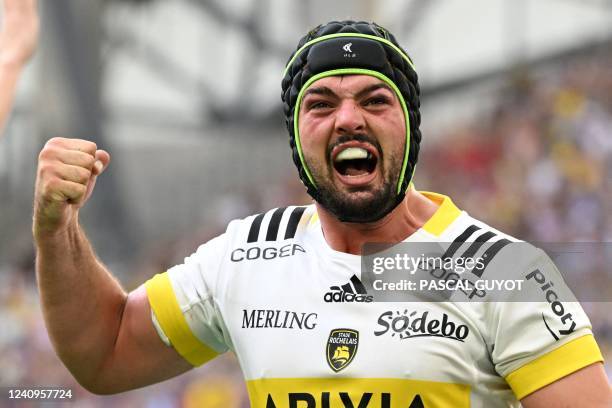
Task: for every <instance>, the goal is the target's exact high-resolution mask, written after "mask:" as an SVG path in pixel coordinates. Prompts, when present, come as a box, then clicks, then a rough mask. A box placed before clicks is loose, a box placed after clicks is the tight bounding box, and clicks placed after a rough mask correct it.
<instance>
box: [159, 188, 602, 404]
mask: <svg viewBox="0 0 612 408" xmlns="http://www.w3.org/2000/svg"><path fill="white" fill-rule="evenodd" d="M423 194H424V195H425V196H426V197H427V198H429V199H430V200H431V201H433V202H434V203H436V204H438V206H439V208H438V210H437V211H436V213H435V214H434V215H433V217H432V218H431V219H430V220H429V221H428V222H427V223H426V224H425V225H424V226H423V228H420V229H419V230H417V231H416V232H415V233H414V234H412V235H411V236H410V237H408V238H407V239H406V240H405V242H406V243H410V242H413V243H421V242H433V243H439V244H440V246H442V247H444V248H447V249H446V252H445V255H448V256H450V257H461V256H463V255H464V254H466V253H471V254H472V255H474V254H478V253H479V252H478V251H482V252H486V253H485V254H483V257H484V258H486V262H484V263H482V264H481V265H479V266H478V269H477V270H476V268H475V269H474V270H472V271H470V273H471V274H474V275H476V276H478V277H485V278H486V277H487V275H488V274H491V272H492V271H497V270H500V269H499V267H500V265H501V263H502V262H507V260H506V261H501V260H500V259H504V257H505V256H506V254H507V252H504V251H506V249H507V248H508V247H509V244H510V243H512V242H516V241H517V240H516V239H515V238H513V237H510V236H508V235H506V234H504V233H502V232H500V231H498V230H496V229H494V228H492V227H490V226H489V225H487V224H485V223H483V222H481V221H478V220H476V219H474V218H473V217H471V216H470V215H468V214H467V213H466V212H464V211H461V210H459V209H458V208H457V207H456V206H455V205H454V204H453V202H452V201H451V200H450V198H448V197H445V196H443V195H439V194H435V193H423ZM485 242H486V243H490V244H491V245H490V246H488V248H487V249H485V247H484V246H482V247H481V245H482V244H483V243H485ZM512 265H513V269H512V270H513V272H511V274H515V276H507V278H508V279H523V280H526V283H525V285H533V284H535V281H536V280H537V281H540V282H544V281H546V282H548V281H550V282H553V281H554V285H555V286H554V287H555V288H556V290H557V291H559V290H568V291H569V289H567V288H566V287H564V283H563V280H562V278H561V276H560V275H559V272H558V271H557V269H556V268H555V266H554V264H552V262H551V261H550V259H548V258H547V257H546V256H545V254H544V253H543V252H542V251H540V250H536V249H535V248H534V250H533V254H532V256H531V258H529V259H525V260H517V259H513V260H512ZM514 266H515V267H514ZM529 274H531V276H534V277H537V279H531V280H528V279H526V276H527V275H529ZM162 276H163V277H164V278H163V279H164V280H163V281H162V280H161V279H162V278H159V277H158V278H155V279H154V282H153V283H149V284H147V288H148V289H149V288H151V290H148V292H147V293H148V296H149V300H150V302H151V304H152V305H153V311H154V318H155V319H156V320H157V322H158V323H159V324H158V325H156V328H157V329H158V331H159V332H160V336H161V337H162V338H164V337H167V338H168V339H169V340H170V343H171V344H173V345H176V348H177V351H178V352H179V353H181V354H182V355H183V356H184V357H185V358H186V359H187V361H191V362H192V363H193V364H194V365H197V364H200V363H201V362H203V361H204V360H205V359H206V358H209V357H210V356H212V355H214V354H215V353H222V352H224V351H227V350H231V351H233V352H234V353H235V354H236V356H237V358H238V360H239V362H240V366H241V368H242V371H243V374H244V377H245V380H246V381H247V387H248V390H249V394H250V398H251V403H252V406H253V407H266V408H271V407H276V408H280V407H289V406H296V407H308V408H312V407H317V408H320V407H324V408H328V407H351V406H355V407H358V406H360V405H359V404H360V402H363V404H364V405H362V406H367V407H370V408H371V407H395V406H398V407H400V406H401V407H413V408H416V407H440V406H441V407H446V406H453V407H462V406H473V407H487V408H495V407H518V406H520V404H519V401H518V399H517V398H523V397H524V396H525V395H528V394H529V393H532V392H534V391H537V390H538V389H539V388H542V387H544V386H546V385H548V384H550V383H551V382H554V381H556V380H557V379H559V378H561V377H563V376H565V375H568V374H571V373H572V372H574V371H576V370H579V369H580V368H583V367H585V366H587V365H589V364H592V363H594V362H597V361H601V353H599V351H598V350H597V345H596V343H595V341H594V339H593V336H592V333H591V325H590V322H589V320H588V318H587V316H586V314H585V313H584V311H583V310H582V308H581V306H580V304H579V303H577V302H564V303H563V304H562V305H557V307H556V308H554V309H552V308H551V306H550V304H549V303H548V302H547V300H546V299H545V298H544V295H542V299H541V300H538V299H536V301H534V302H518V303H515V302H505V303H503V302H499V303H493V302H480V303H478V302H464V303H460V302H451V301H445V302H432V301H431V300H427V299H424V300H423V301H422V302H375V301H373V296H372V294H371V293H368V288H366V287H365V285H364V284H363V283H362V282H361V257H360V256H357V255H351V254H346V253H343V252H338V251H335V250H333V249H332V248H331V247H329V245H328V244H327V242H326V240H325V237H324V236H323V233H322V230H321V224H320V220H319V219H318V216H317V212H316V207H315V206H314V205H310V206H290V207H286V208H277V209H273V210H270V211H268V212H265V213H261V214H258V215H253V216H250V217H247V218H245V219H242V220H235V221H232V222H231V223H230V224H229V226H228V228H227V231H226V232H225V233H224V234H222V235H221V236H219V237H217V238H215V239H213V240H211V241H209V242H207V243H206V244H204V245H202V246H201V247H200V248H198V250H197V251H196V252H195V253H194V254H193V255H191V256H190V257H188V258H186V259H185V262H184V263H183V264H181V265H177V266H175V267H173V268H171V269H170V270H169V271H168V272H167V273H166V274H163V275H162ZM160 282H164V283H163V284H161V283H160ZM536 289H537V290H538V291H539V286H538V287H537V288H536ZM370 290H371V289H370ZM536 293H539V292H536ZM172 299H174V300H175V302H174V303H173V302H171V301H170V300H172ZM560 310H562V311H563V313H562V315H561V316H560V315H559V314H556V313H557V312H558V311H560ZM181 315H182V317H183V320H181V319H180V318H179V317H181ZM182 322H184V323H185V324H183V323H182ZM409 325H411V326H409ZM407 327H410V328H411V330H412V332H410V333H409V334H408V335H407V334H406V328H407ZM419 328H420V329H419ZM185 330H188V331H189V332H191V336H187V335H186V334H185ZM577 339H578V340H577ZM185 345H189V347H185ZM190 350H191V351H190ZM190 353H191V354H190ZM534 373H537V375H536V374H534ZM534 375H535V376H536V377H537V381H533V378H534ZM366 399H367V400H368V401H369V402H367V403H366ZM292 404H293V405H292Z"/></svg>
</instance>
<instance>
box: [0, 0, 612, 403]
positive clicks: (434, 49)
mask: <svg viewBox="0 0 612 408" xmlns="http://www.w3.org/2000/svg"><path fill="white" fill-rule="evenodd" d="M469 4H470V5H469V7H468V6H466V3H465V2H460V1H458V0H438V1H427V2H425V1H420V0H411V1H408V0H406V1H399V0H398V1H391V0H385V1H379V0H377V1H374V0H371V1H367V0H359V1H348V0H345V1H333V2H327V1H324V0H310V1H300V2H298V1H283V0H266V1H256V0H231V1H229V0H227V1H223V2H222V1H220V0H175V1H172V2H170V1H161V0H158V1H155V0H149V1H147V0H139V1H137V0H132V1H127V0H125V1H120V0H114V1H111V0H107V1H99V2H82V1H78V0H53V1H51V0H43V1H42V3H41V16H42V24H43V28H42V33H41V43H40V45H39V48H38V51H37V55H36V56H35V58H34V60H33V62H32V63H31V64H30V66H29V68H28V70H27V71H26V74H25V77H24V78H23V79H22V81H21V83H20V89H19V93H18V96H17V101H16V106H15V109H14V112H13V116H12V118H11V120H10V122H9V124H8V126H7V129H6V130H5V135H4V138H3V139H2V140H0V322H1V325H2V326H1V328H0V386H15V385H19V386H51V385H54V386H66V387H71V388H73V390H74V392H75V398H76V401H75V403H73V404H71V405H70V406H73V407H98V406H99V407H102V406H109V405H110V404H112V405H113V406H146V407H156V408H157V407H173V406H179V405H182V406H185V407H193V406H205V407H243V406H248V402H247V399H246V396H245V390H244V385H243V382H242V379H241V375H240V372H239V368H238V367H237V364H236V362H235V359H234V358H233V357H232V356H231V355H229V354H228V355H224V356H222V357H220V358H218V359H217V360H215V361H214V362H213V363H211V364H209V365H206V366H204V367H201V368H198V369H196V370H192V371H191V372H190V373H188V374H186V375H183V376H181V377H179V378H177V379H174V380H171V381H168V382H165V383H163V384H159V385H155V386H152V387H148V388H146V389H143V390H138V391H134V392H129V393H126V394H122V395H118V396H112V397H97V396H93V395H91V394H89V393H87V392H86V391H84V390H82V389H81V388H80V387H79V386H78V385H76V384H75V383H74V380H72V378H71V377H70V375H69V373H68V372H67V370H66V369H65V368H64V367H63V366H62V365H61V363H60V362H59V360H58V359H57V357H55V354H54V352H53V351H52V349H51V346H50V344H49V340H48V338H47V335H46V331H45V328H44V324H43V321H42V317H41V312H40V308H39V304H38V300H37V291H36V284H35V277H34V271H33V257H34V252H33V248H32V244H31V236H30V219H31V200H32V195H33V183H34V178H35V167H36V158H37V154H38V152H39V151H40V149H41V147H42V145H43V144H44V143H45V141H46V140H47V139H49V138H50V137H53V136H66V137H81V138H85V139H89V140H94V141H96V142H97V143H98V145H99V146H100V147H102V148H105V149H106V150H108V151H109V152H110V153H111V156H112V163H111V166H110V168H109V169H108V171H107V172H106V173H105V174H104V175H103V177H101V179H100V180H99V181H98V185H97V187H96V191H95V193H94V196H93V198H92V200H90V203H89V204H88V205H87V207H86V209H85V210H84V211H83V214H82V218H83V222H84V224H85V227H86V230H87V231H88V234H89V236H90V237H91V239H92V241H93V243H94V246H95V247H96V248H97V250H98V253H99V255H100V257H101V258H102V260H103V261H104V262H105V263H106V264H107V265H108V266H109V268H110V269H111V270H112V271H113V272H114V273H115V274H116V275H117V276H118V277H119V278H120V280H121V281H122V283H123V284H124V286H125V287H126V288H127V289H133V288H135V287H136V286H137V285H138V284H140V283H142V282H143V281H144V280H145V279H147V278H148V277H150V276H152V275H153V274H155V273H158V272H160V271H163V270H165V269H166V268H167V267H168V266H170V265H173V264H175V263H177V262H180V261H181V260H182V259H183V257H184V256H186V255H188V254H189V253H191V252H192V251H193V250H194V249H195V248H196V247H197V246H198V244H200V243H202V242H204V241H206V240H207V239H209V238H210V237H212V236H214V235H216V234H218V233H219V232H221V231H222V230H223V228H224V226H225V224H226V222H227V221H228V220H230V219H232V218H236V217H243V216H245V215H248V214H252V213H256V212H259V211H261V210H266V209H269V208H273V207H276V206H281V205H285V204H299V203H307V202H308V201H309V198H308V197H307V196H306V195H305V193H304V191H303V187H302V186H301V184H300V183H299V181H298V177H297V173H296V172H295V170H294V168H293V164H292V163H291V161H290V154H289V148H288V143H287V134H286V131H285V129H284V123H283V118H282V115H281V108H280V98H279V96H280V78H281V72H282V69H283V65H284V63H285V62H286V59H287V58H288V56H289V53H290V52H291V51H292V50H293V47H294V46H295V44H296V43H297V39H298V38H299V37H300V36H301V35H302V34H303V33H304V32H306V30H308V29H310V28H311V27H312V26H314V25H316V24H318V23H320V22H324V21H328V20H331V19H343V18H358V19H366V20H375V21H377V22H379V23H381V24H382V25H384V26H387V27H388V28H389V29H390V30H391V31H392V32H394V33H395V34H396V36H397V37H398V40H399V41H400V43H401V44H402V45H404V46H405V48H406V49H407V50H408V52H409V53H410V55H411V56H412V58H413V59H414V60H415V62H416V65H417V70H418V72H419V76H420V81H421V87H422V101H423V107H422V113H423V126H422V128H423V134H424V138H423V144H422V146H423V149H422V155H421V157H420V160H419V165H418V170H417V173H416V186H417V187H418V188H419V189H424V190H432V191H438V192H441V193H444V194H448V195H450V196H451V197H452V198H453V199H454V201H455V202H456V203H458V205H459V206H460V207H461V208H464V209H467V210H468V211H469V212H470V213H471V214H472V215H474V216H475V217H477V218H480V219H482V220H484V221H486V222H488V223H491V224H492V225H494V226H495V227H497V228H499V229H501V230H503V231H505V232H508V233H510V234H513V235H515V236H518V237H520V238H523V239H527V240H531V241H555V242H557V241H558V242H568V241H605V242H610V241H612V200H611V198H612V194H611V193H612V177H611V175H612V71H611V70H610V67H611V66H612V1H609V0H599V1H598V0H588V1H578V0H539V1H538V2H530V1H527V0H493V1H491V0H474V1H472V2H470V3H469ZM606 273H608V274H610V273H612V272H610V268H609V267H608V268H607V271H606ZM608 289H609V288H608ZM74 295H75V296H83V297H85V296H87V294H84V293H75V294H74ZM585 308H586V309H587V312H588V313H589V315H590V317H591V320H592V322H593V325H594V331H595V334H596V336H597V338H598V340H599V343H600V346H601V347H602V349H603V351H604V354H605V355H606V356H607V357H608V358H610V356H612V315H611V314H610V313H609V310H610V303H588V304H585ZM296 352H298V351H296ZM607 371H608V376H609V377H612V372H611V369H610V365H609V364H607ZM4 404H7V401H6V400H0V406H3V405H4ZM19 406H27V405H19Z"/></svg>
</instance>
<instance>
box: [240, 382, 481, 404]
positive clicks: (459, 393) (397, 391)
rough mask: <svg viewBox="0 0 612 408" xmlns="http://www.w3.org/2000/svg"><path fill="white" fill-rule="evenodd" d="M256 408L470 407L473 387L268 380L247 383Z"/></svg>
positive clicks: (401, 383)
mask: <svg viewBox="0 0 612 408" xmlns="http://www.w3.org/2000/svg"><path fill="white" fill-rule="evenodd" d="M247 389H248V391H249V397H250V400H251V406H252V407H253V408H260V407H262V408H263V407H276V408H281V407H282V408H285V407H311V406H312V407H350V406H352V407H364V406H367V407H389V408H406V407H423V406H425V407H453V408H468V407H469V406H470V386H469V385H465V384H453V383H444V382H435V381H421V380H408V379H398V378H342V377H336V378H265V379H259V380H250V381H247Z"/></svg>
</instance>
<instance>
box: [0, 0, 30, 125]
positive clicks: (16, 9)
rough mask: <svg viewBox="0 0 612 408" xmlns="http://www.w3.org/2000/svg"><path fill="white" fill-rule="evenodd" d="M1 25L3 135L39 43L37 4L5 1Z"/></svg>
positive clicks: (0, 117)
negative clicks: (20, 84) (22, 74)
mask: <svg viewBox="0 0 612 408" xmlns="http://www.w3.org/2000/svg"><path fill="white" fill-rule="evenodd" d="M1 24H2V30H1V31H0V89H1V90H2V92H0V131H1V130H2V129H4V125H5V123H6V120H7V119H8V116H9V113H10V111H11V107H12V105H13V99H14V97H15V89H16V87H17V82H18V81H19V77H20V76H21V72H22V71H23V68H24V66H25V64H26V63H27V62H28V61H29V60H30V58H31V57H32V54H33V53H34V49H35V48H36V44H37V42H38V30H39V21H38V12H37V10H36V0H3V1H2V23H1ZM0 136H2V134H1V133H0Z"/></svg>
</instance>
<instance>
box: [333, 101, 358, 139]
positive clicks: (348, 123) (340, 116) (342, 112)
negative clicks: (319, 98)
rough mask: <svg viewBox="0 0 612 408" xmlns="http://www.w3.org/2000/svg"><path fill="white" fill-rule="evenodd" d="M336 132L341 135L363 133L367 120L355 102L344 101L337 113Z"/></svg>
mask: <svg viewBox="0 0 612 408" xmlns="http://www.w3.org/2000/svg"><path fill="white" fill-rule="evenodd" d="M335 125H336V131H337V132H338V133H340V134H352V133H358V132H362V131H363V130H364V129H365V118H364V117H363V112H362V111H361V108H360V106H359V104H358V103H356V102H355V101H353V100H345V101H342V103H341V104H340V106H339V107H338V109H337V111H336V123H335Z"/></svg>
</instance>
